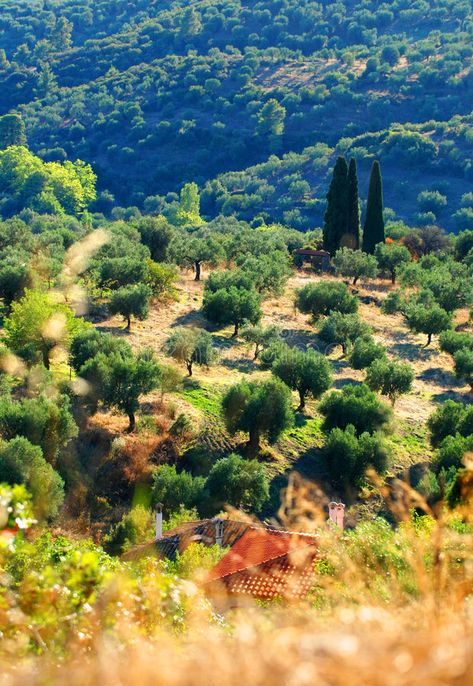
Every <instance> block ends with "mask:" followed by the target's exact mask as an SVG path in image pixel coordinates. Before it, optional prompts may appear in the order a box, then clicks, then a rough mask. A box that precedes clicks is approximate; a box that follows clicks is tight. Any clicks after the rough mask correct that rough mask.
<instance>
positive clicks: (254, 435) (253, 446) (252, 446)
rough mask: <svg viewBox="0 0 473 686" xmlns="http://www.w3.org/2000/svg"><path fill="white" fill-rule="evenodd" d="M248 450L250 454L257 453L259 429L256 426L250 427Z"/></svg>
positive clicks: (258, 449)
mask: <svg viewBox="0 0 473 686" xmlns="http://www.w3.org/2000/svg"><path fill="white" fill-rule="evenodd" d="M248 450H249V453H250V455H257V454H258V453H259V451H260V444H259V429H257V428H256V427H254V428H252V429H250V440H249V441H248Z"/></svg>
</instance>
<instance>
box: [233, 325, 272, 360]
mask: <svg viewBox="0 0 473 686" xmlns="http://www.w3.org/2000/svg"><path fill="white" fill-rule="evenodd" d="M280 333H281V332H280V329H279V328H278V327H277V326H261V325H260V324H256V325H255V326H247V327H245V328H244V329H243V331H242V332H241V337H242V338H243V340H244V341H246V342H247V343H252V344H253V345H254V346H255V349H254V354H253V359H254V360H256V359H258V356H259V354H260V352H261V351H262V350H264V349H266V348H268V347H269V346H270V345H272V344H273V343H274V342H275V341H278V340H279V337H280Z"/></svg>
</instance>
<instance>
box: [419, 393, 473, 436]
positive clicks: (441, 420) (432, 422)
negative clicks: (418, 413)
mask: <svg viewBox="0 0 473 686" xmlns="http://www.w3.org/2000/svg"><path fill="white" fill-rule="evenodd" d="M466 412H467V406H466V405H463V403H457V402H455V401H454V400H446V401H445V402H444V403H442V405H440V406H439V407H438V408H437V409H436V410H435V411H434V412H433V413H432V414H431V415H430V417H429V419H428V421H427V426H428V427H429V432H430V442H431V444H432V447H433V448H438V446H439V445H440V444H441V443H442V441H443V439H444V438H446V437H447V436H453V435H455V434H456V433H457V431H458V430H459V428H460V427H461V426H462V424H463V420H464V418H465V415H466ZM469 433H473V429H472V431H471V432H469ZM466 435H468V432H467V434H466Z"/></svg>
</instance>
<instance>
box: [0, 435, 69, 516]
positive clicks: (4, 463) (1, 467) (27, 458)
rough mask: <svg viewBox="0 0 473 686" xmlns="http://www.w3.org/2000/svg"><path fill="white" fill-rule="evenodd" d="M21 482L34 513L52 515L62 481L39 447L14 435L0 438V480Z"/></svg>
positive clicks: (59, 501)
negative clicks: (31, 503) (6, 439)
mask: <svg viewBox="0 0 473 686" xmlns="http://www.w3.org/2000/svg"><path fill="white" fill-rule="evenodd" d="M2 481H3V482H5V483H8V484H10V485H11V486H13V485H15V484H24V485H25V486H26V488H27V489H28V491H29V492H30V493H31V496H32V500H33V507H34V512H35V514H36V516H37V517H38V518H40V519H52V518H54V517H56V515H57V513H58V511H59V508H60V506H61V505H62V502H63V500H64V483H63V481H62V479H61V477H60V476H59V474H58V473H57V472H55V471H54V469H53V468H52V467H51V465H50V464H49V463H48V462H46V460H45V459H44V457H43V453H42V450H41V448H40V447H39V446H37V445H33V444H32V443H30V442H29V441H28V440H27V439H26V438H23V437H22V436H18V437H17V438H12V439H11V440H9V441H5V440H2V441H0V482H2Z"/></svg>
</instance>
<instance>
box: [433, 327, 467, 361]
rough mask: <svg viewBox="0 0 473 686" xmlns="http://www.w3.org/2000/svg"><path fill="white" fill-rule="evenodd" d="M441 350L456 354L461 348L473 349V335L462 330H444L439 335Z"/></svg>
mask: <svg viewBox="0 0 473 686" xmlns="http://www.w3.org/2000/svg"><path fill="white" fill-rule="evenodd" d="M439 343H440V350H443V352H445V353H448V354H449V355H455V353H457V352H458V351H459V350H473V336H472V335H471V334H470V333H466V332H460V331H452V330H447V331H442V333H441V334H440V337H439Z"/></svg>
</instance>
